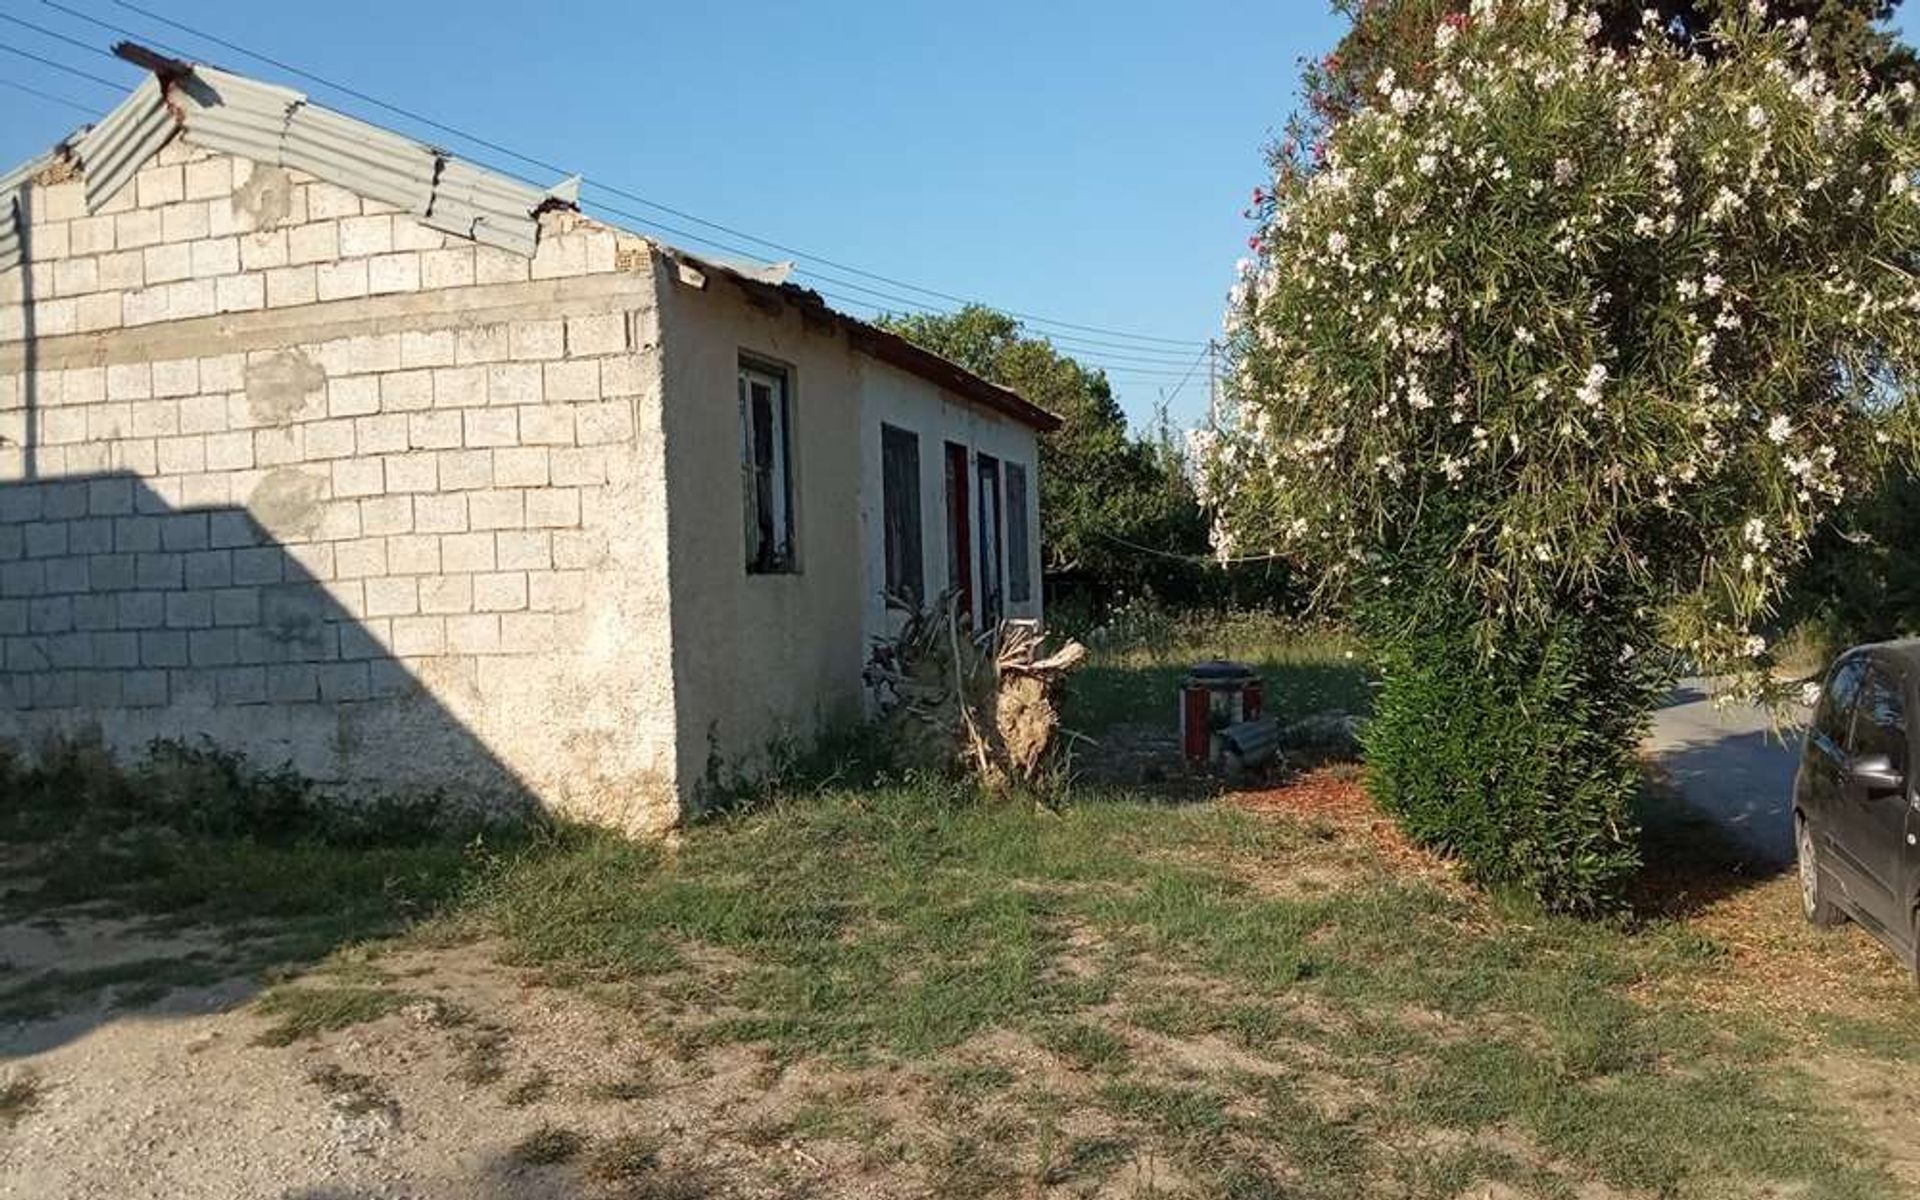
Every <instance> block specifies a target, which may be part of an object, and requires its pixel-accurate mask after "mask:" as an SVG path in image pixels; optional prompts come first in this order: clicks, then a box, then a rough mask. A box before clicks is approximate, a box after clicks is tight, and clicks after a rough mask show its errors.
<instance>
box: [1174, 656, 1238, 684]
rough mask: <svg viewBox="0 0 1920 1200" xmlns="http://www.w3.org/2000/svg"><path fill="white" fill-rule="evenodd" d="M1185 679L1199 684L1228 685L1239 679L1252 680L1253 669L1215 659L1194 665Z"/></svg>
mask: <svg viewBox="0 0 1920 1200" xmlns="http://www.w3.org/2000/svg"><path fill="white" fill-rule="evenodd" d="M1187 678H1189V679H1192V680H1195V681H1197V682H1199V683H1228V682H1232V681H1235V680H1240V679H1252V678H1253V668H1252V667H1249V666H1248V665H1247V664H1245V663H1237V662H1227V661H1226V660H1224V659H1215V660H1213V661H1212V662H1203V663H1196V664H1194V667H1193V670H1191V671H1189V672H1188V673H1187Z"/></svg>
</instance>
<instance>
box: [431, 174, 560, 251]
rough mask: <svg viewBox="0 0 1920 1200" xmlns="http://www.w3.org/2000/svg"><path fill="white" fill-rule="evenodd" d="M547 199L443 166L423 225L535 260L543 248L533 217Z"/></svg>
mask: <svg viewBox="0 0 1920 1200" xmlns="http://www.w3.org/2000/svg"><path fill="white" fill-rule="evenodd" d="M546 199H547V193H545V192H543V191H541V190H539V189H538V188H535V187H532V186H530V185H528V184H524V183H521V182H519V181H518V180H514V179H509V178H507V177H506V176H504V175H501V174H498V173H496V172H493V171H488V170H484V169H482V168H480V167H476V166H474V165H473V164H472V163H468V162H462V161H461V160H460V159H457V158H448V159H445V160H443V161H442V162H441V164H440V178H439V181H438V182H437V183H436V184H435V185H434V191H433V204H432V207H431V208H430V209H429V211H428V212H427V214H426V216H425V218H424V223H425V224H426V225H428V226H430V227H432V228H434V229H438V230H440V231H441V232H443V233H451V234H456V235H458V236H460V237H465V238H472V239H473V240H474V241H476V242H479V243H481V244H482V245H487V246H498V247H499V248H500V249H502V250H511V251H513V252H514V253H515V254H523V255H526V256H527V257H529V258H531V257H532V256H533V253H534V250H535V249H536V248H537V246H538V244H539V237H540V226H539V222H538V221H537V220H536V219H535V218H534V215H533V214H534V212H535V210H537V209H538V208H539V207H540V205H541V204H543V203H545V202H546Z"/></svg>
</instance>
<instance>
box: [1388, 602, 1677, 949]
mask: <svg viewBox="0 0 1920 1200" xmlns="http://www.w3.org/2000/svg"><path fill="white" fill-rule="evenodd" d="M1404 607H1405V606H1400V605H1394V604H1391V603H1387V602H1380V601H1376V602H1375V603H1374V604H1373V605H1371V606H1369V608H1368V610H1367V612H1366V623H1367V624H1368V625H1369V626H1370V627H1371V630H1372V632H1373V633H1374V635H1375V641H1376V643H1377V644H1378V645H1380V646H1381V647H1382V651H1381V662H1380V665H1381V668H1382V672H1383V675H1384V679H1385V682H1384V686H1383V687H1382V689H1381V691H1380V694H1379V696H1378V697H1377V698H1376V700H1375V706H1374V716H1373V720H1372V721H1371V722H1369V724H1368V725H1367V728H1366V732H1365V735H1364V741H1365V746H1366V757H1367V762H1368V780H1369V784H1370V786H1371V788H1372V791H1373V793H1374V795H1375V796H1376V797H1377V798H1378V799H1379V801H1380V803H1381V804H1382V806H1383V807H1385V808H1386V809H1387V810H1388V811H1389V812H1391V813H1393V814H1394V815H1395V817H1397V818H1398V819H1399V821H1400V822H1401V824H1402V826H1403V827H1404V828H1405V829H1406V830H1407V832H1408V834H1409V835H1410V836H1412V837H1413V838H1415V839H1416V840H1418V841H1420V842H1422V843H1424V844H1426V845H1429V846H1432V847H1434V848H1436V849H1439V850H1441V851H1443V852H1446V853H1448V854H1452V855H1455V856H1457V857H1458V858H1460V859H1461V860H1462V861H1463V862H1464V864H1465V865H1466V867H1467V868H1468V870H1469V872H1470V873H1471V874H1472V876H1473V877H1474V878H1475V879H1476V880H1477V881H1478V882H1481V883H1483V884H1486V885H1490V886H1494V887H1502V888H1512V889H1517V890H1520V891H1523V892H1526V893H1528V894H1530V895H1533V896H1535V897H1537V898H1538V899H1539V900H1541V901H1542V902H1543V903H1545V904H1547V905H1548V906H1549V907H1552V908H1555V909H1562V910H1574V911H1594V910H1596V909H1599V908H1601V907H1603V906H1605V904H1606V903H1607V902H1608V900H1609V899H1610V898H1611V897H1613V896H1614V895H1615V894H1617V892H1618V890H1619V887H1620V885H1621V884H1622V883H1623V882H1624V881H1625V880H1626V879H1627V878H1628V877H1630V876H1631V875H1632V873H1633V872H1634V870H1635V868H1636V867H1637V866H1638V851H1637V841H1638V839H1637V836H1636V834H1637V830H1636V826H1635V822H1634V819H1633V814H1632V804H1633V801H1634V798H1635V794H1636V792H1637V790H1638V787H1639V782H1640V765H1639V761H1638V758H1637V756H1636V754H1635V747H1636V746H1637V744H1638V742H1639V740H1640V736H1641V734H1642V732H1643V731H1644V727H1645V723H1646V714H1647V711H1648V709H1649V707H1650V705H1651V703H1652V701H1653V698H1654V696H1655V694H1656V692H1657V690H1658V688H1659V685H1660V682H1661V674H1662V673H1661V672H1660V671H1659V669H1658V668H1657V667H1656V666H1654V665H1652V664H1651V662H1650V660H1649V659H1647V658H1645V657H1642V656H1638V655H1637V652H1636V654H1635V655H1631V656H1629V658H1628V659H1627V660H1625V661H1623V660H1622V657H1621V649H1620V648H1621V647H1622V646H1628V647H1630V646H1632V645H1633V642H1632V640H1631V636H1630V632H1631V617H1630V614H1622V613H1618V612H1611V613H1610V612H1607V611H1604V610H1602V611H1595V612H1588V613H1572V614H1566V615H1563V616H1560V617H1557V618H1556V619H1555V620H1554V621H1553V622H1552V623H1551V624H1550V625H1549V626H1548V627H1546V628H1545V629H1533V628H1529V629H1524V630H1515V631H1513V632H1512V633H1511V634H1510V635H1509V636H1507V637H1505V638H1503V639H1502V640H1501V641H1500V642H1499V643H1498V644H1497V645H1494V646H1491V647H1487V646H1483V645H1482V644H1481V643H1480V642H1479V640H1478V638H1477V636H1476V630H1475V629H1474V628H1473V627H1472V625H1471V623H1470V622H1468V621H1465V620H1462V619H1461V618H1460V617H1459V616H1458V614H1457V613H1456V614H1455V615H1454V616H1453V617H1452V618H1451V620H1449V619H1447V618H1446V617H1445V616H1443V615H1437V614H1428V615H1427V617H1426V619H1422V620H1419V621H1416V622H1413V623H1406V622H1405V618H1406V617H1407V615H1408V614H1407V613H1405V612H1404ZM1395 618H1400V620H1396V619H1395ZM1623 627H1624V628H1623Z"/></svg>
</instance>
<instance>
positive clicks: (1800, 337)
mask: <svg viewBox="0 0 1920 1200" xmlns="http://www.w3.org/2000/svg"><path fill="white" fill-rule="evenodd" d="M1600 30H1601V25H1600V21H1599V18H1597V17H1596V16H1594V15H1592V14H1591V13H1586V12H1583V11H1579V10H1573V9H1570V8H1569V6H1568V5H1567V4H1565V3H1560V2H1556V0H1474V2H1473V3H1472V4H1471V5H1470V6H1469V7H1468V10H1467V11H1466V12H1464V13H1458V14H1455V15H1453V16H1450V17H1448V18H1447V19H1446V20H1444V21H1442V22H1441V23H1440V24H1439V25H1438V27H1437V28H1435V29H1434V31H1433V43H1432V47H1431V51H1430V53H1429V54H1427V55H1426V56H1425V57H1426V61H1425V62H1424V63H1423V64H1422V67H1421V70H1420V71H1419V72H1417V75H1418V77H1417V78H1413V77H1406V78H1402V77H1397V76H1396V74H1395V72H1394V71H1393V70H1392V69H1387V70H1385V71H1383V72H1382V73H1381V74H1380V75H1379V77H1378V78H1376V79H1375V80H1374V81H1373V82H1372V85H1371V91H1370V94H1369V96H1368V97H1367V103H1366V104H1364V105H1363V106H1361V107H1359V108H1358V109H1356V110H1355V111H1353V112H1352V113H1351V114H1350V115H1346V116H1343V117H1341V118H1340V119H1338V120H1337V121H1330V122H1327V123H1323V124H1322V125H1320V126H1318V127H1314V128H1310V129H1307V130H1305V131H1304V136H1301V137H1297V138H1290V139H1289V140H1288V141H1286V142H1283V143H1282V144H1280V145H1279V146H1277V147H1275V149H1274V152H1273V155H1272V164H1271V165H1272V168H1273V181H1272V186H1271V189H1270V190H1269V189H1267V188H1265V187H1263V188H1262V189H1261V190H1260V192H1259V193H1257V195H1256V201H1257V205H1258V214H1257V215H1258V217H1259V219H1260V225H1259V230H1258V233H1257V234H1256V236H1255V237H1254V239H1253V243H1252V244H1253V248H1254V254H1253V256H1252V257H1251V258H1250V259H1248V260H1247V261H1246V262H1245V263H1244V264H1243V267H1242V274H1241V280H1240V283H1239V285H1238V287H1237V288H1236V293H1235V298H1234V301H1233V303H1232V306H1231V309H1230V313H1229V326H1230V329H1231V331H1232V351H1233V356H1232V357H1233V377H1232V381H1231V385H1230V387H1229V398H1230V402H1231V404H1230V411H1229V414H1228V420H1227V422H1226V424H1225V427H1224V428H1223V429H1222V430H1220V431H1219V432H1218V434H1217V435H1212V436H1207V437H1203V438H1202V439H1201V446H1200V454H1201V459H1202V464H1203V483H1204V486H1203V488H1202V492H1203V498H1204V499H1205V500H1206V501H1207V502H1208V503H1209V505H1210V506H1211V507H1212V508H1213V510H1214V511H1215V513H1216V520H1215V527H1214V544H1215V548H1216V550H1217V551H1218V552H1219V553H1220V554H1221V555H1223V556H1227V557H1232V556H1240V555H1246V554H1250V553H1269V552H1272V553H1279V554H1283V555H1286V556H1289V557H1290V558H1293V559H1295V560H1297V561H1300V562H1301V563H1303V564H1305V565H1306V566H1307V567H1308V568H1309V569H1310V571H1311V572H1312V573H1313V574H1314V575H1315V577H1316V578H1317V579H1318V580H1319V584H1320V589H1321V595H1322V597H1323V598H1324V599H1329V600H1331V599H1338V600H1340V601H1342V602H1343V603H1346V604H1349V605H1351V607H1352V611H1354V612H1355V613H1356V614H1358V617H1359V624H1360V629H1361V632H1362V633H1363V634H1364V636H1365V637H1366V639H1367V641H1368V642H1369V649H1370V651H1371V652H1372V654H1373V655H1374V656H1375V657H1376V659H1377V660H1378V661H1379V663H1380V664H1381V666H1382V671H1383V679H1384V689H1383V692H1382V695H1381V697H1380V699H1379V713H1380V725H1379V728H1378V729H1377V730H1376V731H1375V733H1374V734H1373V735H1372V738H1371V741H1372V747H1371V750H1372V762H1373V770H1374V772H1375V779H1376V785H1377V786H1378V787H1379V788H1380V790H1381V793H1382V798H1383V799H1385V800H1386V801H1387V802H1388V803H1389V804H1391V805H1393V806H1394V808H1395V809H1396V811H1398V812H1400V813H1401V814H1402V817H1403V819H1405V820H1406V822H1407V824H1408V827H1409V829H1411V830H1412V831H1413V832H1414V833H1416V834H1417V835H1419V836H1420V837H1421V838H1422V839H1423V840H1425V841H1427V842H1429V843H1432V844H1435V845H1439V846H1442V847H1445V848H1447V849H1450V850H1453V851H1455V852H1457V853H1459V854H1461V855H1462V856H1463V857H1464V858H1466V859H1467V861H1468V862H1469V864H1470V865H1471V866H1472V867H1473V869H1474V870H1475V871H1476V872H1477V873H1478V874H1480V875H1481V876H1482V877H1483V878H1485V879H1487V880H1489V881H1490V882H1509V883H1516V884H1521V885H1524V886H1526V887H1527V888H1529V889H1531V890H1532V891H1534V892H1535V893H1537V894H1538V895H1540V896H1541V897H1542V898H1543V899H1545V900H1547V901H1549V902H1551V903H1553V904H1555V905H1556V906H1560V907H1570V908H1582V907H1590V906H1593V905H1595V904H1599V903H1603V902H1604V901H1605V899H1606V898H1607V896H1608V895H1609V894H1610V893H1611V891H1612V888H1613V886H1614V885H1615V884H1616V883H1617V882H1618V880H1619V879H1620V878H1621V876H1622V874H1623V872H1624V871H1625V870H1626V869H1627V868H1628V867H1630V865H1631V855H1632V844H1633V829H1632V827H1631V822H1630V821H1628V820H1627V818H1626V815H1625V813H1624V812H1623V811H1622V805H1621V802H1620V796H1621V789H1622V787H1623V786H1624V784H1623V778H1624V776H1623V771H1624V769H1625V768H1624V766H1623V764H1625V763H1626V761H1627V759H1628V756H1630V755H1631V753H1632V750H1633V748H1634V746H1635V743H1636V742H1637V739H1638V736H1639V733H1640V731H1641V729H1642V728H1643V727H1644V723H1645V720H1646V716H1647V713H1648V711H1649V709H1650V706H1651V703H1652V701H1653V698H1654V697H1655V696H1656V695H1657V694H1658V674H1659V673H1658V672H1657V671H1654V670H1652V668H1650V667H1648V666H1647V664H1649V663H1658V662H1663V661H1669V660H1668V659H1667V658H1666V657H1665V656H1664V655H1663V654H1662V651H1663V650H1671V651H1674V652H1676V653H1677V654H1679V655H1681V656H1684V658H1685V659H1686V660H1687V661H1690V662H1693V663H1696V664H1699V665H1700V666H1701V667H1702V668H1703V669H1707V670H1712V671H1716V672H1723V673H1726V674H1728V675H1729V676H1730V677H1731V678H1732V679H1733V680H1734V681H1735V685H1736V688H1737V690H1739V691H1741V692H1743V693H1745V694H1749V695H1754V696H1757V697H1762V698H1766V697H1769V696H1771V695H1772V694H1773V690H1774V688H1775V686H1776V685H1774V684H1773V683H1772V678H1771V670H1770V669H1771V667H1772V665H1773V661H1772V650H1771V647H1770V646H1769V645H1768V643H1767V639H1766V637H1765V634H1764V632H1763V631H1764V630H1766V629H1767V628H1768V627H1769V622H1770V620H1771V619H1772V617H1773V615H1774V613H1775V611H1776V606H1777V604H1778V602H1779V599H1780V596H1781V593H1782V590H1783V584H1784V581H1785V580H1786V579H1787V578H1788V577H1789V575H1790V574H1791V572H1792V571H1793V568H1794V567H1795V565H1796V564H1797V563H1798V562H1800V561H1801V559H1802V558H1803V557H1804V555H1805V553H1806V549H1807V546H1808V544H1809V541H1810V539H1812V538H1813V537H1814V535H1815V534H1816V532H1817V531H1818V530H1820V528H1821V527H1822V525H1823V524H1824V523H1826V522H1827V521H1828V520H1829V518H1830V517H1831V516H1832V514H1833V513H1834V512H1835V511H1836V510H1837V509H1839V508H1840V506H1842V505H1843V504H1845V503H1847V502H1848V501H1849V500H1850V499H1852V498H1855V497H1857V496H1858V495H1860V494H1861V493H1863V492H1865V491H1867V490H1869V489H1870V487H1871V484H1872V482H1873V481H1874V480H1875V479H1876V478H1878V477H1879V476H1880V475H1881V473H1882V472H1883V470H1884V469H1885V467H1886V466H1887V465H1888V464H1889V462H1892V461H1895V460H1896V459H1897V458H1904V459H1907V460H1910V459H1911V457H1912V454H1913V450H1914V448H1915V446H1916V444H1917V439H1916V424H1917V423H1916V408H1915V406H1914V405H1913V404H1912V403H1911V402H1910V396H1911V384H1912V380H1913V374H1912V372H1913V367H1914V364H1915V361H1916V352H1917V351H1920V328H1917V325H1920V286H1916V281H1915V278H1914V273H1913V272H1914V269H1915V266H1916V263H1917V262H1920V191H1916V188H1915V170H1916V166H1920V137H1917V136H1916V133H1915V131H1914V127H1913V123H1912V122H1911V121H1910V120H1909V115H1910V113H1911V111H1912V108H1913V104H1914V90H1913V88H1912V86H1911V85H1910V84H1905V83H1902V84H1899V85H1898V86H1895V87H1892V88H1887V89H1885V90H1875V89H1874V87H1873V86H1872V84H1871V83H1870V82H1869V81H1868V80H1867V79H1866V78H1864V77H1861V78H1854V77H1851V76H1849V77H1846V78H1835V77H1829V76H1828V75H1827V74H1825V73H1823V71H1822V70H1821V68H1820V67H1819V66H1818V65H1817V60H1816V57H1815V55H1814V52H1813V50H1812V48H1811V46H1810V44H1809V40H1808V36H1807V30H1806V26H1805V23H1804V22H1794V23H1787V24H1775V23H1773V22H1771V21H1769V20H1768V19H1767V18H1766V17H1765V16H1764V14H1763V13H1761V12H1759V10H1756V9H1753V8H1742V9H1740V10H1738V11H1733V10H1729V11H1728V12H1727V13H1726V14H1725V15H1724V16H1723V17H1722V19H1720V20H1719V21H1717V22H1716V23H1715V24H1714V26H1713V27H1712V30H1711V32H1710V33H1709V34H1708V35H1707V37H1706V40H1705V41H1695V42H1688V43H1676V42H1675V41H1674V40H1673V39H1671V38H1670V37H1669V36H1667V34H1666V32H1665V31H1664V30H1663V29H1662V28H1660V27H1659V26H1657V25H1656V24H1653V23H1650V24H1648V25H1647V26H1646V28H1645V30H1644V35H1643V37H1642V38H1641V39H1640V40H1638V41H1637V42H1633V43H1631V44H1629V45H1628V46H1626V47H1625V48H1621V47H1620V46H1619V45H1618V43H1617V41H1613V40H1608V39H1602V38H1600V37H1599V34H1600ZM1442 709H1444V711H1445V720H1438V719H1437V718H1435V716H1434V714H1435V713H1437V712H1440V711H1442ZM1423 712H1424V713H1426V714H1427V716H1428V723H1426V724H1423V723H1422V721H1421V718H1420V714H1421V713H1423Z"/></svg>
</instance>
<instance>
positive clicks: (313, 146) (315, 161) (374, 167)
mask: <svg viewBox="0 0 1920 1200" xmlns="http://www.w3.org/2000/svg"><path fill="white" fill-rule="evenodd" d="M280 161H281V164H282V165H283V166H288V167H294V168H297V169H299V170H302V171H305V172H306V173H307V174H309V175H312V176H314V177H316V178H319V179H324V180H326V181H327V182H328V183H332V184H335V185H337V186H339V187H343V188H345V189H347V190H348V191H350V192H353V193H355V194H356V195H360V196H365V197H367V198H368V199H372V200H378V201H380V202H381V203H383V204H393V205H397V206H399V207H400V208H404V209H406V210H407V211H408V212H410V213H413V214H414V215H415V216H425V215H426V213H427V210H428V208H429V207H431V204H432V200H433V184H434V177H435V176H436V175H437V174H438V173H439V166H440V156H439V155H438V154H437V153H436V152H435V151H433V150H432V149H429V148H428V147H426V146H423V145H421V144H420V143H419V142H416V141H414V140H412V139H411V138H405V137H401V136H400V135H399V134H397V133H393V132H390V131H388V130H385V129H381V128H380V127H379V126H377V125H369V124H367V123H366V122H365V121H357V120H355V119H354V118H352V117H349V116H345V115H343V114H341V113H337V112H333V111H331V110H329V109H325V108H319V107H316V106H314V105H312V104H302V105H300V106H299V107H298V108H296V109H294V111H293V115H292V118H291V119H290V120H289V121H288V122H287V131H286V141H285V143H284V144H283V145H282V149H281V160H280Z"/></svg>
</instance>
